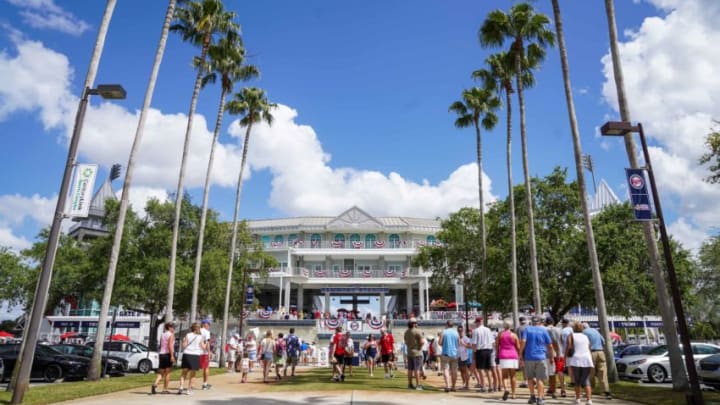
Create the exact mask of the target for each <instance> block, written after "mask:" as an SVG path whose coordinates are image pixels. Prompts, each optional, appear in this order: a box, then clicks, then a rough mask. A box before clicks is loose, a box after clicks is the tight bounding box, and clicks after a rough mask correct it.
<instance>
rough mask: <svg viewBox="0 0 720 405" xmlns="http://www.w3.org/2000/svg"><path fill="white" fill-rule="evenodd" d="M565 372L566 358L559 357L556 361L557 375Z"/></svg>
mask: <svg viewBox="0 0 720 405" xmlns="http://www.w3.org/2000/svg"><path fill="white" fill-rule="evenodd" d="M564 372H565V358H564V357H558V358H556V359H555V374H562V373H564Z"/></svg>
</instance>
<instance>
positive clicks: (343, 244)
mask: <svg viewBox="0 0 720 405" xmlns="http://www.w3.org/2000/svg"><path fill="white" fill-rule="evenodd" d="M423 246H440V242H427V241H424V240H397V241H395V240H393V241H388V242H386V241H381V240H376V241H372V242H370V241H349V240H345V241H342V240H340V241H334V240H322V241H321V240H300V239H298V240H291V241H283V242H264V243H263V248H264V249H268V250H273V249H287V248H289V247H291V248H295V249H414V248H420V247H423Z"/></svg>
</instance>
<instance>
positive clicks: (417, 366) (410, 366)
mask: <svg viewBox="0 0 720 405" xmlns="http://www.w3.org/2000/svg"><path fill="white" fill-rule="evenodd" d="M417 326H418V325H417V319H415V318H414V317H413V318H410V319H409V320H408V329H407V330H406V331H405V335H404V336H403V340H404V342H405V347H406V349H407V375H408V389H416V390H422V389H423V387H422V385H420V372H421V371H422V366H423V353H422V347H423V343H424V340H425V339H424V338H423V336H422V333H420V331H419V330H418V327H417ZM413 377H415V385H413Z"/></svg>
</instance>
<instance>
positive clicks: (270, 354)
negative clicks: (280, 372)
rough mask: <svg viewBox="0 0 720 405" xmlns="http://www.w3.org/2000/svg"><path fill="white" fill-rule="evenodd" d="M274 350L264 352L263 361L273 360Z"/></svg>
mask: <svg viewBox="0 0 720 405" xmlns="http://www.w3.org/2000/svg"><path fill="white" fill-rule="evenodd" d="M273 357H274V355H273V352H265V353H263V354H262V360H263V361H273Z"/></svg>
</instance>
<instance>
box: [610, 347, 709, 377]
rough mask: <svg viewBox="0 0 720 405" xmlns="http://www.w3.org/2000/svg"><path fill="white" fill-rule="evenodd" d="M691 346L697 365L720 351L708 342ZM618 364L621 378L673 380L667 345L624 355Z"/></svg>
mask: <svg viewBox="0 0 720 405" xmlns="http://www.w3.org/2000/svg"><path fill="white" fill-rule="evenodd" d="M691 346H692V351H693V358H694V359H695V362H696V367H697V362H698V361H699V360H702V359H704V358H706V357H709V356H711V355H713V354H716V353H720V346H716V345H711V344H708V343H691ZM616 366H617V370H618V374H619V376H620V378H626V379H632V380H646V381H649V382H653V383H661V382H664V381H667V380H672V375H671V374H670V357H669V356H668V347H667V345H662V346H658V347H656V348H654V349H652V350H650V351H649V352H647V353H646V354H641V355H637V356H627V357H623V358H621V359H620V360H618V361H617V363H616Z"/></svg>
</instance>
